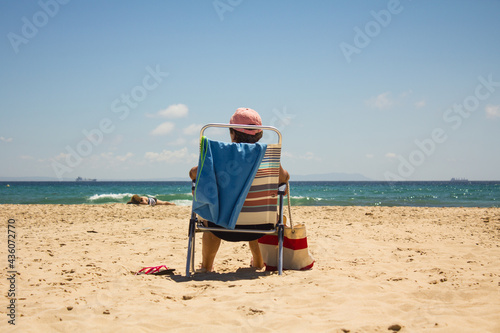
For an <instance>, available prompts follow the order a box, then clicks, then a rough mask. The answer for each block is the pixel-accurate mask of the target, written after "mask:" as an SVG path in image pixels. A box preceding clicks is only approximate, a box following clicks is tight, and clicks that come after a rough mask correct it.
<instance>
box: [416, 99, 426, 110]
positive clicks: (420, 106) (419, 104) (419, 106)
mask: <svg viewBox="0 0 500 333" xmlns="http://www.w3.org/2000/svg"><path fill="white" fill-rule="evenodd" d="M426 105H427V103H426V101H425V100H421V101H418V102H416V103H415V107H416V108H417V109H420V108H423V107H424V106H426Z"/></svg>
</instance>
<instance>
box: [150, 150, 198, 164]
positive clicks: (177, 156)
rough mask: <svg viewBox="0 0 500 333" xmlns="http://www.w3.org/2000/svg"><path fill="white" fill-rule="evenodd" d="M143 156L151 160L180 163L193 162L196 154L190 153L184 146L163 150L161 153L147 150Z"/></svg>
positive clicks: (196, 157)
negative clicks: (177, 148)
mask: <svg viewBox="0 0 500 333" xmlns="http://www.w3.org/2000/svg"><path fill="white" fill-rule="evenodd" d="M144 157H145V158H146V159H148V160H149V161H151V162H167V163H174V162H182V163H194V162H195V161H196V160H197V159H198V156H196V155H194V154H190V153H189V152H188V150H187V148H186V147H184V148H182V149H179V150H173V151H172V150H163V151H162V152H161V153H156V152H147V153H145V154H144Z"/></svg>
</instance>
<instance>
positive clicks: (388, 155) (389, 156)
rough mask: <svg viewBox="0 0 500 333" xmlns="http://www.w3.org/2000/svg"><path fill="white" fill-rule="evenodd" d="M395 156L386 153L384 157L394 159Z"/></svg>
mask: <svg viewBox="0 0 500 333" xmlns="http://www.w3.org/2000/svg"><path fill="white" fill-rule="evenodd" d="M396 156H397V155H396V154H394V153H387V154H385V157H388V158H395V157H396Z"/></svg>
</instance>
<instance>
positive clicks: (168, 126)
mask: <svg viewBox="0 0 500 333" xmlns="http://www.w3.org/2000/svg"><path fill="white" fill-rule="evenodd" d="M174 127H175V125H174V123H171V122H168V121H166V122H164V123H161V124H160V125H158V127H156V128H155V129H154V130H152V131H151V134H152V135H166V134H168V133H170V132H172V131H173V130H174Z"/></svg>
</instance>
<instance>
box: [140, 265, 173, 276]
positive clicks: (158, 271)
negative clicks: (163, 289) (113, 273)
mask: <svg viewBox="0 0 500 333" xmlns="http://www.w3.org/2000/svg"><path fill="white" fill-rule="evenodd" d="M162 268H165V269H164V270H162ZM174 271H175V269H173V268H168V267H167V266H165V265H160V266H153V267H144V268H143V269H141V270H140V271H138V272H137V273H135V275H139V274H153V275H165V274H170V273H172V272H174Z"/></svg>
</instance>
